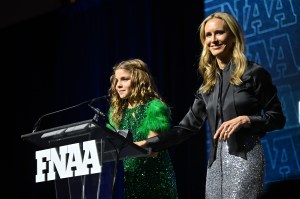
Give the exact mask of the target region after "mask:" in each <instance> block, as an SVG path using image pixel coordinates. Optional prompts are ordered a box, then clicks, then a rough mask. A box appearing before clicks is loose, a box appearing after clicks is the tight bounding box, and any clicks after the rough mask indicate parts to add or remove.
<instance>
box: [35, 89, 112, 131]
mask: <svg viewBox="0 0 300 199" xmlns="http://www.w3.org/2000/svg"><path fill="white" fill-rule="evenodd" d="M108 98H109V96H108V95H104V96H101V97H96V98H93V99H91V100H86V101H84V102H81V103H79V104H76V105H74V106H70V107H67V108H64V109H61V110H58V111H54V112H51V113H47V114H44V115H42V116H41V117H39V119H38V120H37V121H36V123H35V124H34V126H33V131H32V133H34V132H36V131H37V130H38V129H39V127H40V125H41V121H42V119H43V118H44V117H46V116H49V115H53V114H55V113H59V112H63V111H66V110H69V109H72V108H76V107H79V106H81V105H83V104H87V103H89V105H90V104H91V103H93V102H96V101H98V100H101V99H108Z"/></svg>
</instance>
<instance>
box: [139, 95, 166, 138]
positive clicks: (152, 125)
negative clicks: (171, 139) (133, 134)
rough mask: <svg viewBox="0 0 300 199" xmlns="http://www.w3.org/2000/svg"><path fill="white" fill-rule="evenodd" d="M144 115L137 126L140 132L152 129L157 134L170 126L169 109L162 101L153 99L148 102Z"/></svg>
mask: <svg viewBox="0 0 300 199" xmlns="http://www.w3.org/2000/svg"><path fill="white" fill-rule="evenodd" d="M145 114H146V117H145V119H144V121H143V123H142V125H141V126H140V127H139V129H138V131H140V132H145V133H146V132H147V133H148V132H149V131H154V132H156V133H158V134H160V133H163V132H166V131H167V130H169V128H170V109H169V107H168V106H166V105H165V104H164V103H163V102H162V101H160V100H158V99H155V100H152V101H150V102H149V105H148V107H147V110H146V113H145Z"/></svg>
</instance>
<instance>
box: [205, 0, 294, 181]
mask: <svg viewBox="0 0 300 199" xmlns="http://www.w3.org/2000/svg"><path fill="white" fill-rule="evenodd" d="M216 11H224V12H229V13H231V14H233V15H234V16H235V17H236V18H237V19H238V21H239V23H240V25H241V27H242V28H243V31H244V33H245V38H246V43H247V49H246V51H247V58H248V59H250V60H253V61H256V62H257V63H259V64H261V65H262V66H263V67H264V68H266V69H267V70H268V71H269V72H270V74H271V75H272V77H273V83H274V84H275V85H276V86H277V89H278V95H279V97H280V100H281V102H282V106H283V110H284V113H285V116H286V118H287V122H286V125H285V127H284V129H282V130H278V131H272V132H269V133H268V134H267V135H266V136H265V137H264V138H263V139H262V143H263V147H264V150H265V157H266V177H265V183H266V184H268V183H271V182H277V181H282V180H288V179H295V178H297V179H300V155H299V154H300V116H299V115H300V51H299V46H300V34H299V31H300V21H299V20H300V18H299V15H300V1H298V0H228V1H224V0H206V1H205V17H206V16H207V15H209V14H211V13H214V12H216ZM208 143H209V142H208Z"/></svg>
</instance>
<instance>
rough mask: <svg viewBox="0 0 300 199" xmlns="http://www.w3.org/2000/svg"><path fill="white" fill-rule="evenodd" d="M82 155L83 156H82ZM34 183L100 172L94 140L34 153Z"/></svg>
mask: <svg viewBox="0 0 300 199" xmlns="http://www.w3.org/2000/svg"><path fill="white" fill-rule="evenodd" d="M82 155H83V156H82ZM35 158H36V161H37V174H36V176H35V182H43V181H50V180H56V179H57V174H58V176H59V178H70V177H74V176H82V175H88V174H93V173H100V172H101V168H102V166H101V164H100V161H99V156H98V151H97V146H96V141H95V140H90V141H86V142H83V143H82V144H80V143H74V144H70V145H65V146H60V147H59V149H57V148H50V149H45V150H40V151H36V153H35Z"/></svg>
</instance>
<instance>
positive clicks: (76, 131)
mask: <svg viewBox="0 0 300 199" xmlns="http://www.w3.org/2000/svg"><path fill="white" fill-rule="evenodd" d="M124 134H126V132H125V133H124V132H122V131H113V130H111V129H109V128H107V127H105V126H104V125H101V124H98V123H97V122H95V120H94V119H90V120H85V121H81V122H77V123H73V124H68V125H63V126H59V127H55V128H51V129H46V130H41V131H37V132H34V133H29V134H24V135H22V136H21V139H22V140H24V141H27V142H29V143H31V144H33V145H36V146H37V147H38V148H41V149H49V148H58V147H61V146H66V145H70V144H74V143H81V144H82V143H83V142H86V141H91V140H95V143H96V146H97V151H98V157H99V161H100V165H102V164H103V163H105V162H112V161H114V162H116V163H117V162H118V161H119V160H122V159H125V158H134V157H145V156H147V155H148V154H149V152H150V151H149V149H145V148H142V147H139V146H137V145H135V144H134V143H133V142H132V139H130V136H124ZM128 135H130V134H128ZM116 165H117V164H116ZM89 175H90V176H92V175H95V174H89ZM89 175H83V176H76V177H70V178H65V179H55V180H54V182H55V191H56V199H67V198H69V199H73V198H80V199H88V198H87V197H86V195H87V194H86V187H85V186H86V178H87V177H88V176H89ZM97 178H98V180H97V190H95V192H96V193H92V194H91V193H89V195H93V197H91V198H98V197H99V193H100V184H101V173H99V174H98V177H97Z"/></svg>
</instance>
